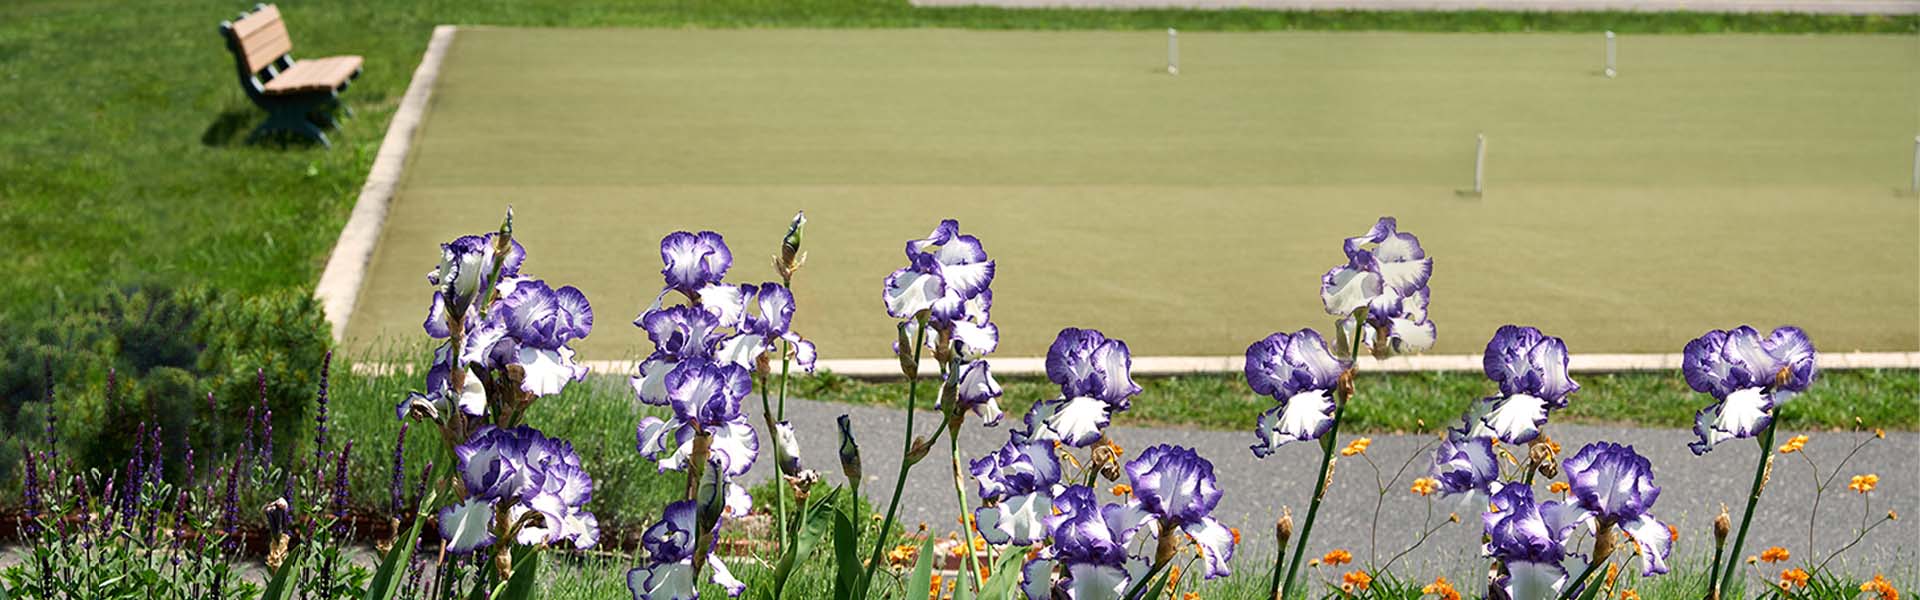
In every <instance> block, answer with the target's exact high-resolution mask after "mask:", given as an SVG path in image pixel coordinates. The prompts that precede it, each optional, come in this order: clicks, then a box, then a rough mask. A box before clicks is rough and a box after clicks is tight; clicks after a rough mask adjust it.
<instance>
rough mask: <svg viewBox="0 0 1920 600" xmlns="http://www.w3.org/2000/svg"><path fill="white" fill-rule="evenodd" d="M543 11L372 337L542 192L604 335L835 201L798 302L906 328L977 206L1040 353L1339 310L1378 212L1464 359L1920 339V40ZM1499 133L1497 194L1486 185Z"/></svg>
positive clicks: (484, 89) (368, 311)
mask: <svg viewBox="0 0 1920 600" xmlns="http://www.w3.org/2000/svg"><path fill="white" fill-rule="evenodd" d="M1180 42H1181V68H1182V71H1181V74H1180V75H1179V76H1178V77H1172V76H1168V75H1167V74H1165V73H1164V67H1165V62H1164V61H1165V35H1164V34H1163V33H1160V32H969V31H948V30H907V31H888V30H865V31H823V30H745V31H693V30H635V29H588V30H539V29H531V30H530V29H477V30H463V31H461V32H460V33H459V35H458V37H457V38H456V41H455V43H454V46H453V48H452V51H451V53H450V54H449V55H448V58H447V61H446V64H445V66H444V71H443V72H442V74H441V79H440V83H439V86H438V88H437V89H436V90H435V94H434V102H433V106H432V108H431V109H430V110H429V114H428V117H427V123H426V127H425V130H424V133H423V134H422V137H421V139H420V140H419V145H418V146H416V149H415V152H416V154H414V155H413V156H412V157H411V159H410V161H409V162H410V164H409V165H408V166H407V175H406V181H405V184H404V186H403V189H402V191H401V193H400V195H399V197H398V198H397V200H396V201H395V204H394V206H393V208H392V212H391V215H390V217H389V221H388V225H387V230H386V232H385V237H384V238H383V240H382V242H381V246H380V249H379V251H378V253H377V255H376V258H375V260H374V263H373V265H372V266H371V270H370V272H369V278H368V280H367V286H366V287H365V289H364V290H363V291H362V295H361V297H360V299H359V303H358V309H357V312H356V313H355V315H354V317H353V322H352V328H351V332H350V337H351V338H352V339H353V340H354V343H355V344H357V345H358V346H359V347H362V348H366V347H370V346H371V345H374V344H377V343H379V342H378V340H380V339H383V338H384V339H408V338H412V337H417V336H418V335H420V333H419V332H420V329H419V325H420V321H421V319H422V318H423V316H424V314H425V309H426V307H427V302H428V296H429V295H430V293H431V290H430V289H429V288H428V286H427V284H426V283H425V282H424V281H423V279H422V275H423V274H425V273H426V272H427V271H428V270H429V269H430V268H431V267H433V266H434V264H435V263H436V261H437V258H438V256H437V248H436V246H435V244H437V243H439V242H442V241H445V240H448V239H451V238H452V237H454V236H456V235H458V234H462V233H471V232H484V231H488V230H491V229H493V228H494V227H496V226H497V224H498V219H499V215H500V213H501V209H502V208H503V207H504V206H505V205H507V204H512V205H513V206H514V207H515V209H516V211H517V213H518V220H517V221H516V226H517V231H518V235H519V236H520V238H521V239H522V240H523V241H524V242H525V243H526V245H527V246H528V247H529V248H530V249H531V257H530V259H529V260H528V262H527V264H526V267H525V268H526V270H527V271H528V272H530V273H533V274H537V275H538V276H541V277H543V278H545V279H547V280H548V281H549V282H553V283H555V284H560V283H567V284H573V285H576V286H579V287H580V288H581V289H582V290H584V291H585V292H586V293H587V295H588V297H589V298H591V300H592V302H593V305H594V308H595V312H596V316H597V317H598V323H597V328H596V329H595V332H594V334H593V336H592V337H591V338H589V339H588V340H587V341H585V342H584V343H582V344H580V347H581V348H582V351H583V355H584V356H585V357H586V358H591V359H618V358H631V357H636V356H639V355H641V354H643V353H644V352H645V351H646V350H647V343H646V341H645V336H644V335H643V334H642V332H641V331H639V330H638V329H636V328H634V327H632V326H630V325H628V324H627V322H628V321H629V320H631V319H632V318H633V317H634V316H635V315H636V313H638V312H639V310H640V309H641V308H642V307H644V306H645V305H646V304H647V303H648V302H649V301H650V300H651V299H652V298H653V296H654V294H655V293H656V292H657V291H658V290H659V287H660V278H659V273H658V270H659V268H660V260H659V256H658V252H657V243H658V241H659V239H660V237H661V236H663V235H665V234H666V233H668V232H670V231H674V230H679V229H692V230H698V229H712V230H715V231H718V232H720V233H722V234H724V235H725V236H726V237H727V240H728V242H729V243H730V245H731V246H732V248H733V252H734V255H735V268H734V270H733V271H732V273H730V277H729V278H730V279H731V280H735V281H761V280H767V279H771V278H772V269H771V268H770V267H769V266H768V257H769V256H770V255H771V254H773V253H774V252H775V251H776V249H777V248H778V244H779V238H780V235H781V233H782V232H783V231H784V226H785V223H786V220H787V219H788V217H789V216H791V215H792V213H793V211H795V210H798V209H805V210H806V211H807V214H808V216H809V218H810V224H809V227H808V230H807V238H806V249H807V251H808V253H809V255H810V257H811V258H810V260H809V261H808V263H807V266H806V268H805V270H804V271H802V273H801V274H800V276H799V279H798V280H797V282H796V284H795V287H796V288H797V290H796V291H797V294H798V296H799V316H798V326H799V328H800V330H801V331H802V332H803V333H804V334H806V335H808V336H809V337H812V338H813V339H815V340H817V341H818V342H819V344H820V348H821V353H822V356H823V357H827V358H875V357H883V356H886V355H887V354H888V344H889V342H890V341H891V340H892V337H893V326H892V323H891V322H890V320H889V319H888V318H887V316H886V315H885V314H884V312H883V310H882V307H881V302H880V281H881V279H882V278H883V277H884V276H885V275H886V274H887V273H888V272H890V271H891V270H893V269H895V268H898V267H899V266H901V265H903V264H904V262H905V259H904V257H903V256H902V245H903V243H904V242H905V240H907V239H908V238H912V237H917V236H919V235H922V234H925V233H926V232H927V231H928V230H930V229H931V228H932V227H933V225H934V224H935V223H936V222H937V221H938V220H939V219H940V218H942V217H954V218H958V219H960V222H961V227H962V230H963V231H966V232H969V233H973V234H976V235H978V236H980V238H981V239H982V240H984V241H985V243H986V246H987V249H988V251H989V252H990V253H991V254H992V256H993V258H994V259H995V260H997V261H998V275H997V276H996V278H995V280H994V284H993V288H994V292H995V296H994V298H995V301H996V304H995V307H994V308H995V310H994V319H995V321H997V322H998V323H999V325H1000V330H1001V332H1002V341H1003V345H1002V348H1001V350H1000V354H1001V355H1004V356H1037V355H1040V354H1042V353H1044V351H1045V348H1046V345H1047V344H1048V343H1049V342H1050V341H1051V340H1052V338H1053V335H1054V333H1055V332H1056V331H1058V330H1059V329H1060V328H1061V327H1065V326H1080V327H1096V328H1100V329H1102V330H1105V331H1106V332H1107V333H1108V334H1110V335H1114V336H1118V337H1120V338H1123V339H1126V340H1127V341H1128V342H1129V344H1130V345H1131V347H1132V350H1133V352H1134V354H1135V355H1227V354H1237V353H1240V352H1242V351H1243V350H1244V348H1245V347H1246V346H1247V344H1248V343H1250V342H1252V341H1253V340H1255V339H1258V338H1260V337H1262V336H1264V335H1266V334H1267V333H1269V332H1271V331H1275V330H1281V329H1285V330H1293V329H1299V328H1305V327H1313V328H1322V329H1324V328H1326V326H1327V325H1329V323H1330V321H1331V318H1330V317H1328V316H1327V315H1326V314H1325V313H1324V312H1323V311H1322V309H1321V305H1320V301H1319V298H1318V296H1317V294H1318V285H1319V276H1320V274H1321V273H1323V272H1324V271H1325V270H1326V269H1327V268H1329V267H1331V266H1333V265H1335V264H1337V263H1340V262H1342V261H1343V257H1342V256H1341V254H1340V239H1341V238H1342V237H1344V236H1348V235H1356V234H1359V233H1361V232H1363V231H1365V230H1366V229H1367V227H1368V226H1369V225H1371V224H1372V222H1373V219H1374V218H1375V217H1377V216H1379V215H1394V216H1396V217H1399V219H1400V224H1401V227H1402V229H1403V230H1405V231H1410V232H1413V233H1415V234H1418V235H1419V236H1420V238H1421V240H1422V242H1423V243H1424V245H1425V246H1426V248H1427V250H1428V252H1429V253H1430V254H1431V255H1432V256H1434V257H1435V262H1436V267H1435V273H1434V277H1433V281H1432V286H1433V309H1432V315H1433V318H1434V320H1435V321H1436V322H1437V323H1438V327H1439V332H1440V344H1439V346H1438V347H1437V348H1435V352H1439V353H1473V352H1478V351H1479V350H1480V348H1481V346H1482V345H1483V344H1484V343H1485V341H1486V339H1487V337H1488V336H1489V335H1491V333H1492V332H1493V330H1494V329H1495V328H1496V327H1498V326H1499V325H1501V324H1503V323H1523V324H1531V325H1536V326H1539V327H1541V328H1543V329H1545V330H1546V331H1548V332H1550V333H1552V334H1556V335H1560V336H1563V337H1565V338H1566V340H1567V343H1568V345H1569V346H1570V347H1571V349H1572V350H1573V351H1575V352H1578V353H1594V352H1677V351H1679V349H1680V348H1681V347H1682V346H1683V345H1684V344H1685V343H1686V341H1687V340H1688V339H1690V338H1692V337H1694V336H1696V335H1698V334H1699V333H1700V332H1702V331H1704V330H1707V329H1711V328H1724V327H1729V326H1733V325H1738V324H1741V323H1752V324H1754V325H1756V326H1761V327H1772V326H1774V325H1779V324H1786V323H1792V324H1798V325H1800V326H1802V327H1805V328H1806V329H1807V330H1808V331H1809V332H1810V333H1811V334H1812V336H1813V338H1814V340H1815V342H1816V343H1817V344H1818V345H1819V346H1820V348H1821V349H1822V350H1825V351H1846V350H1879V351H1888V350H1897V351H1911V350H1916V349H1920V277H1917V275H1920V199H1916V198H1914V197H1911V196H1906V195H1903V194H1902V192H1903V191H1904V189H1905V187H1906V185H1907V179H1908V176H1909V173H1910V171H1909V169H1910V168H1911V161H1912V159H1913V152H1914V148H1913V144H1914V141H1913V139H1914V138H1913V136H1914V134H1915V133H1916V129H1917V128H1916V125H1920V43H1917V42H1916V40H1915V39H1913V38H1912V36H1849V35H1835V36H1762V35H1724V36H1722V35H1701V36H1644V37H1643V36H1623V37H1621V38H1620V40H1619V44H1620V51H1619V65H1620V76H1619V77H1618V78H1616V79H1607V78H1604V77H1602V76H1601V75H1600V73H1599V71H1600V67H1601V59H1602V45H1601V38H1600V36H1598V35H1591V34H1581V35H1571V34H1409V33H1191V34H1185V35H1182V36H1181V40H1180ZM1480 132H1484V133H1485V134H1486V135H1487V138H1488V140H1489V145H1488V151H1487V181H1488V183H1487V191H1486V194H1485V195H1484V196H1483V197H1478V198H1475V197H1469V196H1465V195H1462V194H1460V193H1458V192H1460V191H1461V190H1465V189H1469V188H1471V185H1472V170H1473V161H1474V158H1473V157H1474V135H1475V134H1476V133H1480Z"/></svg>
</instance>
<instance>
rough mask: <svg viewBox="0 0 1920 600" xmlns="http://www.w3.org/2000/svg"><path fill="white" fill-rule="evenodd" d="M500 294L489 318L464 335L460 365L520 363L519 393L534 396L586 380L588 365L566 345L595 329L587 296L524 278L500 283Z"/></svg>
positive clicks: (499, 368)
mask: <svg viewBox="0 0 1920 600" xmlns="http://www.w3.org/2000/svg"><path fill="white" fill-rule="evenodd" d="M498 292H499V293H498V299H497V300H496V301H495V302H494V307H493V309H492V310H491V311H490V312H489V313H488V314H487V319H486V320H485V321H483V322H481V323H480V326H479V327H477V328H475V329H473V330H472V331H470V332H468V333H467V340H466V345H465V347H464V348H463V349H462V351H461V353H460V362H461V363H462V364H466V365H470V366H477V367H480V368H482V369H486V370H489V371H503V372H504V371H506V370H507V367H508V366H509V365H518V366H520V367H521V369H522V371H523V372H524V377H523V378H522V379H521V381H520V390H521V391H523V392H526V393H528V394H532V395H534V396H536V397H537V396H551V395H553V394H558V393H560V390H561V388H563V387H565V386H566V384H567V382H570V381H580V380H583V379H586V377H587V368H586V366H584V365H580V364H577V363H575V362H574V361H573V349H572V348H568V347H567V343H568V342H572V341H573V340H576V339H579V338H584V337H586V336H587V334H588V333H590V332H592V331H593V307H592V306H589V305H588V304H587V296H586V295H585V294H582V293H580V290H579V289H576V288H574V287H573V286H565V287H562V288H560V289H557V290H556V289H553V288H551V287H548V286H547V284H546V282H543V281H540V280H537V279H529V278H525V277H516V278H513V279H508V280H505V281H502V282H500V286H499V289H498Z"/></svg>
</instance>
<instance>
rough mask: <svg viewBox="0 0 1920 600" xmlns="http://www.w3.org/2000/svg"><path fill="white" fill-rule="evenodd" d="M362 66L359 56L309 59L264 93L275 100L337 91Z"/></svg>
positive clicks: (284, 75)
mask: <svg viewBox="0 0 1920 600" xmlns="http://www.w3.org/2000/svg"><path fill="white" fill-rule="evenodd" d="M360 63H361V59H360V57H358V56H329V57H326V58H309V59H307V60H303V61H300V62H296V63H293V68H290V69H287V70H286V72H283V73H281V74H280V76H279V77H275V78H273V81H269V82H267V85H266V86H265V87H264V88H263V89H262V91H264V92H266V93H267V95H270V96H272V95H281V94H297V93H303V92H315V91H326V90H332V89H336V88H339V87H340V85H341V84H344V83H346V82H347V81H348V80H350V79H352V78H353V76H354V74H355V73H358V72H359V71H360Z"/></svg>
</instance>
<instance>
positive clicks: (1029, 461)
mask: <svg viewBox="0 0 1920 600" xmlns="http://www.w3.org/2000/svg"><path fill="white" fill-rule="evenodd" d="M968 471H969V472H971V473H972V474H973V478H974V480H975V481H977V482H979V483H980V500H981V502H983V503H984V504H982V505H981V506H980V507H979V508H976V509H974V511H973V514H974V519H975V522H976V523H977V525H978V528H979V530H980V536H981V537H983V538H986V540H987V542H988V543H992V544H1007V543H1012V544H1018V545H1021V546H1027V545H1032V544H1034V543H1037V542H1039V541H1041V540H1043V539H1046V537H1047V529H1046V523H1045V520H1046V518H1047V517H1050V516H1052V515H1053V498H1054V495H1055V494H1057V493H1058V492H1059V491H1060V459H1059V458H1058V457H1056V456H1054V454H1053V444H1051V443H1048V442H1042V441H1020V440H1009V441H1008V442H1007V444H1006V445H1005V446H1003V447H1001V448H1000V449H999V450H998V451H995V452H993V453H991V454H988V455H986V456H983V457H980V459H978V460H975V461H973V462H972V463H971V464H970V465H969V468H968Z"/></svg>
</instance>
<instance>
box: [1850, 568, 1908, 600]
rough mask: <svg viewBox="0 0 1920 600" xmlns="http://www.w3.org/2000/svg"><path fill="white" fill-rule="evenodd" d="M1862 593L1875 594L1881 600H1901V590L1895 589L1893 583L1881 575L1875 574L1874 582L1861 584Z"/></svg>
mask: <svg viewBox="0 0 1920 600" xmlns="http://www.w3.org/2000/svg"><path fill="white" fill-rule="evenodd" d="M1860 591H1862V592H1873V595H1874V596H1875V597H1877V598H1878V599H1879V600H1900V590H1898V589H1895V588H1894V587H1893V583H1892V582H1889V581H1887V578H1886V576H1884V575H1881V574H1879V573H1874V574H1873V580H1871V581H1868V582H1866V583H1862V584H1860Z"/></svg>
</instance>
